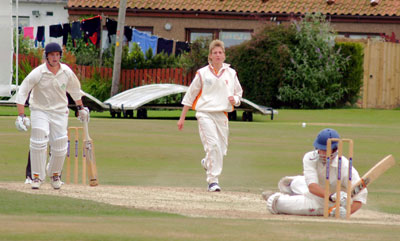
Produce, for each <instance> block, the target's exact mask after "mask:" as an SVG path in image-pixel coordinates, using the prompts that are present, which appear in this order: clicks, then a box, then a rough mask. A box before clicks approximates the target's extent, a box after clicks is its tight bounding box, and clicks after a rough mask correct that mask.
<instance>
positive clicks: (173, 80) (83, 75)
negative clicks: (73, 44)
mask: <svg viewBox="0 0 400 241" xmlns="http://www.w3.org/2000/svg"><path fill="white" fill-rule="evenodd" d="M14 59H15V56H14ZM18 61H19V62H20V63H21V62H22V61H28V62H29V63H30V65H31V66H32V67H33V68H34V67H36V66H38V65H39V64H41V61H40V60H39V59H38V58H36V57H34V56H26V55H19V58H18ZM70 68H71V69H72V70H73V71H74V72H75V74H76V75H77V76H78V78H79V79H88V78H92V77H93V76H94V74H95V73H98V74H99V75H100V77H101V78H103V79H108V80H110V81H111V79H112V75H113V69H112V68H107V67H93V66H83V65H76V64H75V65H70ZM195 74H196V73H195V72H188V73H186V72H185V71H184V70H183V68H162V69H161V68H159V69H122V70H121V77H120V87H121V88H120V91H124V90H127V89H131V88H134V87H137V86H141V85H147V84H166V83H168V84H179V85H190V83H191V81H192V79H193V77H194V75H195Z"/></svg>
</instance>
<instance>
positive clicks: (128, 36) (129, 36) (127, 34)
mask: <svg viewBox="0 0 400 241" xmlns="http://www.w3.org/2000/svg"><path fill="white" fill-rule="evenodd" d="M124 35H125V38H126V41H127V42H130V41H132V28H131V27H129V26H125V27H124Z"/></svg>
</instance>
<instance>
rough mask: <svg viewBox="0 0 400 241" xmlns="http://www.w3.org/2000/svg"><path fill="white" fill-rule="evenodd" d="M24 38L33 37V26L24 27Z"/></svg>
mask: <svg viewBox="0 0 400 241" xmlns="http://www.w3.org/2000/svg"><path fill="white" fill-rule="evenodd" d="M24 38H30V39H33V27H24Z"/></svg>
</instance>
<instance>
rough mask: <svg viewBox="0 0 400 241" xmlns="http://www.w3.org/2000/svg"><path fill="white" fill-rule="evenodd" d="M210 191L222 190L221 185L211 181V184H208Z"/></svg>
mask: <svg viewBox="0 0 400 241" xmlns="http://www.w3.org/2000/svg"><path fill="white" fill-rule="evenodd" d="M208 191H209V192H220V191H221V187H220V186H219V185H218V183H215V182H214V183H211V184H210V185H208Z"/></svg>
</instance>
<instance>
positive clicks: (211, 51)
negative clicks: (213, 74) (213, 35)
mask: <svg viewBox="0 0 400 241" xmlns="http://www.w3.org/2000/svg"><path fill="white" fill-rule="evenodd" d="M208 61H209V62H211V63H212V62H221V61H222V62H224V61H225V44H224V42H222V41H221V40H218V39H215V40H213V41H212V42H211V43H210V46H209V48H208Z"/></svg>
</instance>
